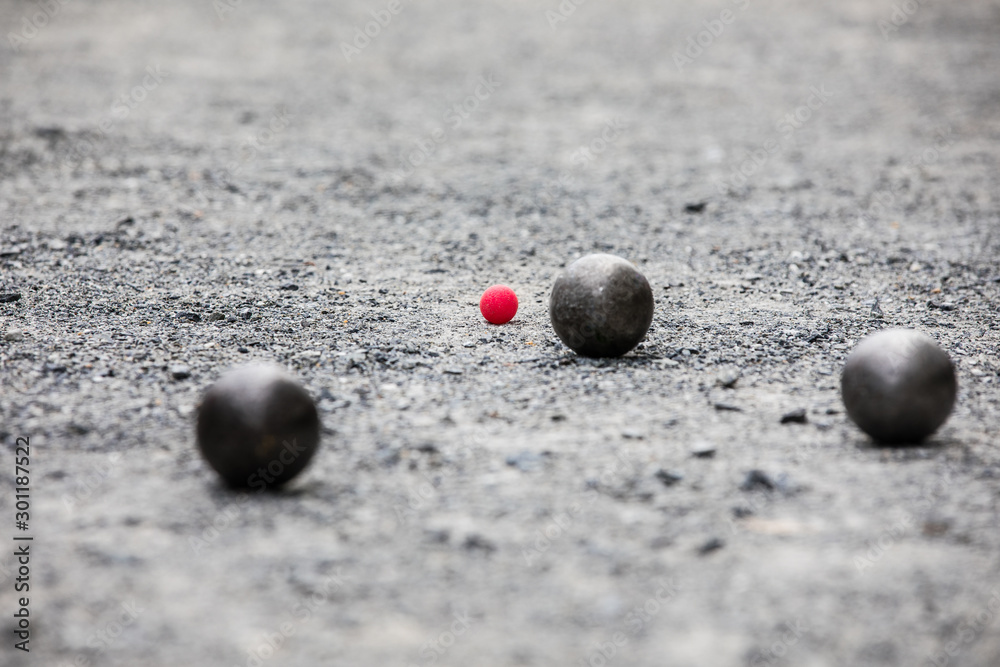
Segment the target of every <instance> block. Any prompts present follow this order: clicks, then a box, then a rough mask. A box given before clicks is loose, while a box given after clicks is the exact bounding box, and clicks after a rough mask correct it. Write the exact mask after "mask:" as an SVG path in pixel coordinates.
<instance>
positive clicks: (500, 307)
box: [479, 285, 517, 324]
mask: <svg viewBox="0 0 1000 667" xmlns="http://www.w3.org/2000/svg"><path fill="white" fill-rule="evenodd" d="M479 312H481V313H482V314H483V317H485V318H486V320H487V321H488V322H492V323H493V324H506V323H507V322H510V321H511V320H512V319H513V318H514V315H515V314H516V313H517V295H516V294H514V290H512V289H511V288H509V287H507V286H506V285H494V286H493V287H491V288H489V289H488V290H486V291H485V292H483V297H482V298H481V299H479Z"/></svg>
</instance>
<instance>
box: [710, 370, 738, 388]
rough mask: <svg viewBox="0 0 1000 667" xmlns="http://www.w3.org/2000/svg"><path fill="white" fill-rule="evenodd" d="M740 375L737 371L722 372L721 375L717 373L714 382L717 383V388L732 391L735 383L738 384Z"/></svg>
mask: <svg viewBox="0 0 1000 667" xmlns="http://www.w3.org/2000/svg"><path fill="white" fill-rule="evenodd" d="M740 375H741V373H740V371H739V370H730V371H723V372H722V373H719V375H718V377H717V378H716V382H718V383H719V386H720V387H722V388H724V389H732V388H733V387H735V386H736V383H737V382H739V380H740Z"/></svg>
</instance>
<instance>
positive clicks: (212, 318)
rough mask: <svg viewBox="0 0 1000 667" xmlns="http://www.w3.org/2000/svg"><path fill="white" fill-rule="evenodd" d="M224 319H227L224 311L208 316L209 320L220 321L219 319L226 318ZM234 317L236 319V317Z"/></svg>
mask: <svg viewBox="0 0 1000 667" xmlns="http://www.w3.org/2000/svg"><path fill="white" fill-rule="evenodd" d="M224 319H226V316H225V315H224V314H223V313H219V312H215V313H212V314H211V315H209V316H208V321H209V322H218V321H219V320H224ZM233 319H234V320H235V319H236V318H233Z"/></svg>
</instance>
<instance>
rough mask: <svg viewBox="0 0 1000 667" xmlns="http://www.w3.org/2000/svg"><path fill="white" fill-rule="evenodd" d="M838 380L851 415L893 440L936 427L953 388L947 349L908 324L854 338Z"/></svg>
mask: <svg viewBox="0 0 1000 667" xmlns="http://www.w3.org/2000/svg"><path fill="white" fill-rule="evenodd" d="M840 385H841V397H842V399H843V401H844V407H846V408H847V415H848V417H850V418H851V421H853V422H854V423H855V424H857V425H858V426H859V427H860V428H861V430H862V431H864V432H865V433H867V434H868V435H870V436H871V437H872V438H874V439H875V440H878V441H880V442H885V443H897V444H898V443H907V442H911V443H912V442H919V441H921V440H923V439H924V438H926V437H927V436H928V435H930V434H931V433H933V432H934V431H936V430H937V429H938V428H939V427H940V426H941V425H942V424H943V423H944V422H945V421H946V420H947V419H948V416H949V415H950V414H951V410H952V408H953V407H954V405H955V397H956V395H957V393H958V381H957V380H956V378H955V367H954V365H953V364H952V362H951V359H950V358H949V357H948V354H947V353H946V352H945V351H944V350H942V349H941V348H940V347H939V346H938V344H937V343H936V342H935V341H934V339H932V338H930V337H929V336H927V335H925V334H922V333H920V332H918V331H914V330H912V329H884V330H882V331H879V332H877V333H874V334H872V335H871V336H868V337H867V338H865V339H864V340H862V341H861V342H860V343H858V345H857V347H855V348H854V350H853V351H852V352H851V354H850V355H849V356H848V357H847V362H846V363H845V364H844V370H843V372H842V373H841V379H840Z"/></svg>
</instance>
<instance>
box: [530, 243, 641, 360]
mask: <svg viewBox="0 0 1000 667" xmlns="http://www.w3.org/2000/svg"><path fill="white" fill-rule="evenodd" d="M549 316H550V318H551V320H552V328H553V329H555V332H556V334H557V335H558V336H559V338H560V340H562V342H563V343H565V344H566V345H567V346H569V347H570V348H571V349H573V350H574V351H575V352H576V353H577V354H581V355H583V356H587V357H620V356H621V355H623V354H625V353H626V352H628V351H629V350H631V349H632V348H634V347H635V346H636V345H638V344H639V342H640V341H641V340H642V339H643V337H644V336H645V335H646V332H647V331H648V330H649V325H650V324H651V323H652V321H653V290H652V289H651V288H650V287H649V282H647V281H646V278H645V276H643V275H642V274H641V273H640V272H639V270H638V269H637V268H635V266H634V265H633V264H632V263H631V262H629V261H627V260H625V259H622V258H621V257H616V256H615V255H607V254H595V255H587V256H585V257H581V258H580V259H578V260H576V261H575V262H573V263H572V264H570V265H569V266H568V267H567V268H566V270H565V271H563V273H562V274H561V275H560V276H559V277H558V278H557V279H556V283H555V285H554V286H553V288H552V296H551V301H550V303H549Z"/></svg>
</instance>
